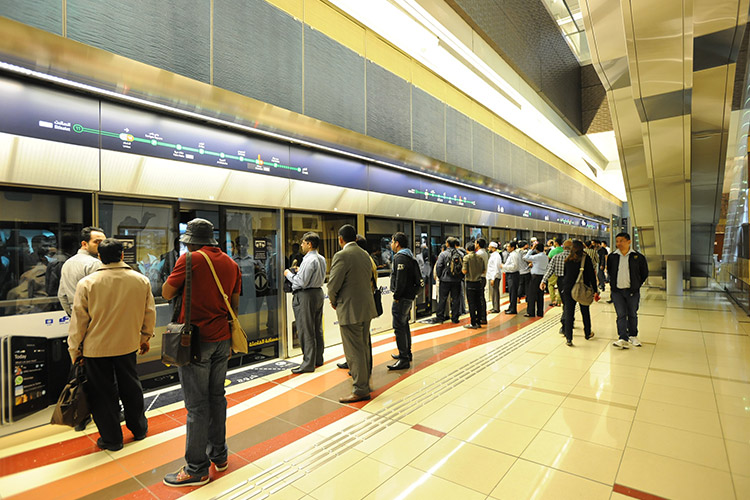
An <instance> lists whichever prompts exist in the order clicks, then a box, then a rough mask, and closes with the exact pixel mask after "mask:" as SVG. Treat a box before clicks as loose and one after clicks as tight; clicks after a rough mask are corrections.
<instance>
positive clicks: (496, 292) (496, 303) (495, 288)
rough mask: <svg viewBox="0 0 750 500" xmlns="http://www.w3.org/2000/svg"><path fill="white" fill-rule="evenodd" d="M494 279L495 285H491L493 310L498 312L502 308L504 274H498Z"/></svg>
mask: <svg viewBox="0 0 750 500" xmlns="http://www.w3.org/2000/svg"><path fill="white" fill-rule="evenodd" d="M492 281H493V282H494V283H495V284H494V285H490V288H491V295H492V310H493V311H496V312H497V311H499V310H500V284H501V282H502V281H503V275H502V274H498V275H497V276H495V279H494V280H492Z"/></svg>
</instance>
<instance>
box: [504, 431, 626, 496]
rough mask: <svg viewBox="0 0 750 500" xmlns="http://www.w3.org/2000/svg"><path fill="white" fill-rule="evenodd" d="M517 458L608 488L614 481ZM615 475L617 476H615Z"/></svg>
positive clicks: (612, 485)
mask: <svg viewBox="0 0 750 500" xmlns="http://www.w3.org/2000/svg"><path fill="white" fill-rule="evenodd" d="M574 439H575V438H574ZM594 444H596V443H594ZM612 449H616V448H612ZM524 451H525V450H524ZM617 451H620V452H621V453H623V454H624V452H623V450H619V449H618V450H617ZM518 460H523V461H524V462H529V463H532V464H535V465H541V466H542V467H546V468H548V469H552V470H554V471H557V472H562V473H563V474H567V475H569V476H574V477H577V478H580V479H585V480H587V481H591V482H594V483H598V484H601V485H603V486H608V487H610V488H612V487H614V484H615V482H616V481H612V482H611V483H605V482H603V481H599V480H598V479H593V478H590V477H586V476H583V475H581V474H578V473H575V472H570V471H567V470H565V469H560V468H559V467H554V466H552V465H547V464H544V463H542V462H537V461H536V460H530V459H528V458H525V457H523V456H520V457H518ZM615 477H617V476H615Z"/></svg>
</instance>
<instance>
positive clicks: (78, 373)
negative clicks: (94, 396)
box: [50, 356, 91, 427]
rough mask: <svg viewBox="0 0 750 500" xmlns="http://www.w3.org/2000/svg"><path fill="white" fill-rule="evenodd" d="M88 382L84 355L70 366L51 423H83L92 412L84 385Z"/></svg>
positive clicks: (72, 424) (71, 424) (68, 424)
mask: <svg viewBox="0 0 750 500" xmlns="http://www.w3.org/2000/svg"><path fill="white" fill-rule="evenodd" d="M85 384H86V369H85V368H84V366H83V356H81V357H79V358H78V359H76V360H75V362H74V363H73V366H71V367H70V374H69V375H68V383H67V384H65V387H64V388H63V390H62V392H61V393H60V397H59V398H58V399H57V404H56V405H55V410H54V411H53V412H52V418H51V419H50V423H51V424H57V425H67V426H69V427H76V426H78V425H79V424H81V423H83V422H84V421H85V420H86V419H87V418H88V416H89V415H90V414H91V411H90V409H89V402H88V399H87V398H86V392H85V391H84V389H83V386H84V385H85Z"/></svg>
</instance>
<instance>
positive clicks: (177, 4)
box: [67, 0, 211, 82]
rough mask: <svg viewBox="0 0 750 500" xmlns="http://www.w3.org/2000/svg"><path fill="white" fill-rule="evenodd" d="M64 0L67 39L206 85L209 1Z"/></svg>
mask: <svg viewBox="0 0 750 500" xmlns="http://www.w3.org/2000/svg"><path fill="white" fill-rule="evenodd" d="M139 5H142V6H144V7H145V8H141V9H134V8H133V7H134V5H133V4H132V3H131V4H127V3H123V2H121V1H116V0H97V1H96V2H92V1H90V0H68V2H67V6H68V9H67V12H68V17H67V19H68V37H69V38H71V39H73V40H76V41H79V42H83V43H86V44H88V45H92V46H94V47H99V48H100V49H104V50H108V51H110V52H113V53H115V54H119V55H121V56H125V57H129V58H130V59H135V60H136V61H141V62H144V63H146V64H150V65H152V66H156V67H159V68H164V69H166V70H168V71H172V72H174V73H177V74H180V75H184V76H187V77H189V78H193V79H195V80H200V81H202V82H208V81H209V70H210V59H209V57H210V54H209V51H210V40H209V31H210V30H209V26H210V22H211V15H210V11H209V10H210V9H209V6H210V2H209V0H193V1H192V2H191V3H190V6H189V8H185V5H184V3H183V2H181V1H180V0H162V1H160V2H149V3H142V4H139Z"/></svg>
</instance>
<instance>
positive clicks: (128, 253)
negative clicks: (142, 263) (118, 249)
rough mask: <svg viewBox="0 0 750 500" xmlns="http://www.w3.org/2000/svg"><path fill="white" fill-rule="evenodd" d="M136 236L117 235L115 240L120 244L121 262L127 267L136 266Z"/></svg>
mask: <svg viewBox="0 0 750 500" xmlns="http://www.w3.org/2000/svg"><path fill="white" fill-rule="evenodd" d="M136 238H137V236H136V235H134V234H128V235H123V234H118V235H117V236H115V239H116V240H117V241H119V242H121V243H122V261H123V262H124V263H125V264H127V265H129V266H137V265H138V258H137V255H136V242H137V239H136Z"/></svg>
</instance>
